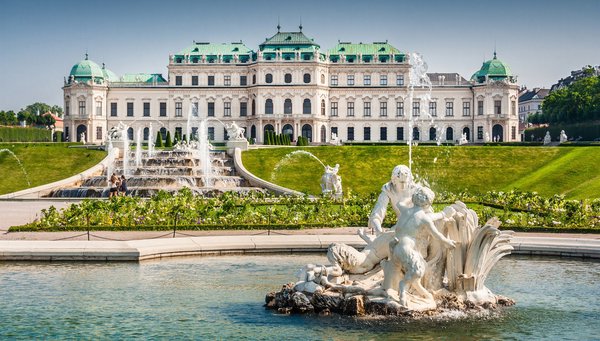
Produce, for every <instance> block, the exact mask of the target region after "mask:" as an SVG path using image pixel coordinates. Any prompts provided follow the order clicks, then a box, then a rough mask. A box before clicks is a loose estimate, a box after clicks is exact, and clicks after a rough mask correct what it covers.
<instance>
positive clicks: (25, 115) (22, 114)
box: [17, 110, 33, 125]
mask: <svg viewBox="0 0 600 341" xmlns="http://www.w3.org/2000/svg"><path fill="white" fill-rule="evenodd" d="M17 119H18V120H19V122H23V121H25V122H26V124H28V125H29V124H31V123H32V122H33V116H31V113H30V112H29V111H25V110H21V111H19V113H18V114H17Z"/></svg>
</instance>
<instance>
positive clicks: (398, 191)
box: [359, 165, 414, 239]
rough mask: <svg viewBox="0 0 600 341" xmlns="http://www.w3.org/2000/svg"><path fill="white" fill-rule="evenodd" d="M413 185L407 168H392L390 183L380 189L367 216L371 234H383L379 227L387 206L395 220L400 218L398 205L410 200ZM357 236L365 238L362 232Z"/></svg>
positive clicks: (400, 166) (402, 166) (401, 166)
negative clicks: (394, 215)
mask: <svg viewBox="0 0 600 341" xmlns="http://www.w3.org/2000/svg"><path fill="white" fill-rule="evenodd" d="M413 185H414V183H413V176H412V173H411V172H410V169H409V168H408V167H407V166H405V165H398V166H396V167H394V169H393V170H392V176H391V179H390V181H389V182H388V183H386V184H385V185H383V186H382V187H381V193H380V194H379V197H378V198H377V202H376V203H375V206H374V207H373V210H372V211H371V215H370V216H369V223H368V226H369V228H370V229H371V232H374V233H376V234H379V233H381V232H383V229H382V226H381V225H382V223H383V220H384V219H385V214H386V212H387V206H388V204H391V205H392V209H393V210H394V212H395V213H396V219H398V218H399V217H400V209H399V207H398V204H406V203H407V202H409V201H410V200H411V197H412V190H413ZM359 234H361V237H363V239H364V238H365V237H364V233H363V231H359Z"/></svg>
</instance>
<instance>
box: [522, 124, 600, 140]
mask: <svg viewBox="0 0 600 341" xmlns="http://www.w3.org/2000/svg"><path fill="white" fill-rule="evenodd" d="M561 130H564V131H565V133H566V134H567V137H568V138H569V139H570V138H574V139H577V138H579V137H580V136H581V141H593V140H595V139H598V138H600V122H583V123H577V124H557V125H552V126H549V127H540V128H533V129H527V130H525V133H524V134H525V140H526V141H531V135H532V134H533V135H534V139H535V140H543V139H544V136H545V135H546V132H547V131H549V132H550V136H551V137H552V141H558V139H559V138H558V137H559V136H560V131H561Z"/></svg>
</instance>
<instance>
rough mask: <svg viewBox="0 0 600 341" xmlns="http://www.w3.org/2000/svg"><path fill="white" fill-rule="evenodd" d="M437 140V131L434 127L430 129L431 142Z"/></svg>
mask: <svg viewBox="0 0 600 341" xmlns="http://www.w3.org/2000/svg"><path fill="white" fill-rule="evenodd" d="M436 139H437V136H436V130H435V128H434V127H431V128H429V141H435V140H436Z"/></svg>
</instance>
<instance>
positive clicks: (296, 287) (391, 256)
mask: <svg viewBox="0 0 600 341" xmlns="http://www.w3.org/2000/svg"><path fill="white" fill-rule="evenodd" d="M434 198H435V194H434V192H433V191H432V190H431V189H429V188H428V187H426V186H423V185H420V184H415V183H414V182H413V177H412V174H411V173H410V170H409V169H408V167H406V166H404V165H399V166H396V167H395V168H394V170H393V171H392V178H391V180H390V182H388V183H386V184H385V185H384V186H383V187H382V191H381V194H380V195H379V198H378V200H377V203H376V204H375V206H374V208H373V211H372V213H371V215H370V217H369V227H370V228H371V229H372V231H374V232H375V234H374V235H367V234H366V233H365V231H364V230H360V231H359V235H360V236H361V238H362V239H363V240H364V241H365V242H366V245H365V247H364V249H362V251H359V250H357V249H356V248H354V247H352V246H349V245H346V244H341V243H333V244H331V245H330V246H329V249H328V251H327V259H328V261H329V263H330V264H328V265H320V266H317V265H313V264H308V265H306V266H304V268H303V269H301V271H300V273H299V277H298V281H297V282H296V283H295V284H293V285H292V284H289V285H286V286H284V287H283V289H282V291H280V292H277V293H270V294H268V295H267V297H266V302H267V304H266V306H267V307H270V308H273V309H278V310H279V311H280V312H306V311H318V312H321V311H326V312H337V313H341V314H349V315H363V314H372V315H405V316H411V317H418V316H434V315H436V314H441V313H443V312H444V311H446V310H448V309H455V310H461V311H464V312H467V313H468V312H476V311H480V310H481V309H486V308H495V307H497V306H499V305H512V304H514V301H512V300H511V299H508V298H506V297H502V296H498V295H495V294H493V293H492V292H491V291H490V290H489V289H488V288H486V287H485V285H484V282H485V279H486V277H487V275H488V274H489V272H490V270H491V269H492V267H493V266H494V265H495V264H496V262H497V261H498V260H499V259H500V258H501V257H503V256H505V255H507V254H509V253H510V252H511V250H512V246H511V245H510V239H511V238H512V232H511V231H507V232H503V231H500V230H498V226H499V221H498V220H497V219H495V218H493V219H491V220H490V221H488V222H487V223H486V224H485V225H484V226H482V227H480V226H479V225H478V218H477V215H476V213H475V212H474V211H473V210H471V209H469V208H467V206H466V205H465V204H464V203H462V202H460V201H457V202H456V203H454V204H452V205H449V206H447V207H446V208H444V209H443V210H442V211H441V212H435V211H434V210H433V209H432V206H431V205H432V203H433V201H434ZM389 204H391V205H392V208H393V210H394V212H395V213H396V223H395V224H394V225H393V226H392V227H391V228H389V229H386V228H384V227H383V226H382V223H383V220H384V218H385V212H386V210H387V206H388V205H389ZM420 312H422V313H420ZM419 314H420V315H419Z"/></svg>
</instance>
